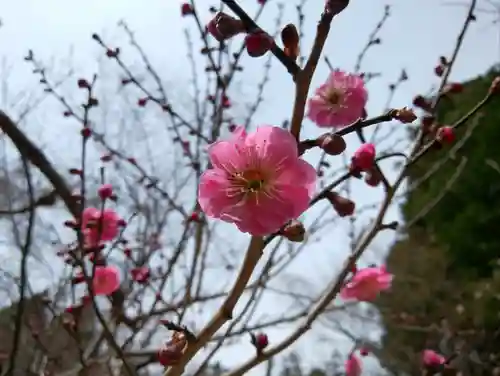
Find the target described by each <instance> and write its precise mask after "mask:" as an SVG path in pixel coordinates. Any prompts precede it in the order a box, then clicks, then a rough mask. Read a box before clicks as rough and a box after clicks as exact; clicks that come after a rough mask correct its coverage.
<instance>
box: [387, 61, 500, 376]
mask: <svg viewBox="0 0 500 376" xmlns="http://www.w3.org/2000/svg"><path fill="white" fill-rule="evenodd" d="M497 75H498V70H496V72H495V71H491V72H489V73H488V74H486V75H485V76H484V77H479V78H477V79H474V80H471V81H469V82H467V83H465V84H464V91H463V93H461V94H455V95H453V96H452V97H449V98H445V100H443V101H442V102H441V104H440V107H439V112H438V120H439V122H440V123H441V124H453V123H454V122H456V121H457V120H458V119H460V118H461V117H462V116H463V115H464V114H466V113H467V112H468V111H469V110H470V109H472V108H473V107H474V106H475V105H476V104H477V103H478V102H479V101H481V100H482V99H483V98H484V97H485V95H486V93H487V92H488V89H489V87H490V84H491V81H492V79H493V78H494V77H495V76H497ZM499 109H500V97H496V98H494V99H493V100H492V101H491V102H490V103H489V104H488V105H487V106H486V107H485V108H484V109H483V110H482V113H481V117H480V119H476V120H474V118H473V119H471V120H470V121H469V122H468V123H467V124H465V125H464V126H463V127H462V128H461V129H460V130H459V131H458V132H457V142H456V144H460V143H461V142H462V141H464V140H465V142H464V144H463V146H462V147H461V148H460V150H459V151H458V152H457V153H456V155H455V156H454V158H449V156H450V149H451V148H452V147H450V146H445V147H444V148H442V149H441V150H434V151H432V152H431V153H429V154H428V155H427V156H425V157H424V158H422V159H421V160H420V161H419V162H418V163H417V164H416V165H415V166H414V167H413V168H412V169H411V171H410V176H409V186H410V187H411V186H412V184H416V183H417V182H420V181H422V178H423V177H424V176H426V174H428V173H429V171H430V170H432V169H433V168H434V166H436V163H441V162H442V161H444V163H443V165H442V166H441V167H440V168H439V170H438V171H437V172H436V173H435V174H433V175H432V176H431V178H430V179H426V180H424V181H423V183H419V184H418V185H416V188H415V189H409V190H408V192H407V195H406V201H405V203H404V204H403V205H402V208H401V209H402V213H403V216H404V218H405V220H406V221H407V222H410V221H413V220H414V218H418V217H419V216H420V215H421V214H422V213H425V215H423V216H422V217H421V218H420V219H419V220H418V221H417V222H416V223H414V225H413V226H412V227H411V228H410V230H409V231H408V233H407V234H406V235H407V237H406V238H405V239H401V240H400V241H398V242H397V243H396V244H395V245H394V246H393V248H392V249H391V252H390V256H389V258H388V260H387V264H388V267H389V269H390V270H391V271H392V272H393V273H394V274H395V275H396V278H395V280H394V284H393V288H392V290H391V293H390V294H387V295H386V296H383V297H382V298H381V300H380V305H379V307H380V309H381V313H382V316H383V320H384V324H385V327H386V330H387V334H386V336H385V338H384V349H385V351H384V353H383V356H382V359H381V361H382V363H383V364H384V365H385V366H387V367H388V368H389V369H391V370H393V371H396V373H397V374H399V373H400V372H405V373H407V374H418V373H419V371H418V369H419V366H420V359H421V358H420V357H421V351H422V349H423V348H426V347H431V348H434V349H438V343H439V337H438V336H437V334H436V331H435V328H436V325H439V324H440V322H441V320H442V318H443V317H446V320H447V322H448V323H449V324H450V325H451V326H452V327H453V328H455V329H456V330H470V329H472V330H473V331H476V334H477V333H478V332H483V331H484V332H483V333H485V334H486V337H483V338H481V339H479V340H477V338H476V337H475V338H476V340H477V341H476V345H477V344H481V345H480V346H479V345H478V346H479V347H478V349H479V348H480V349H481V350H480V351H479V350H478V351H479V352H480V355H485V356H489V354H491V353H492V352H495V351H498V349H499V348H500V343H498V341H499V340H500V339H499V338H498V337H495V336H494V335H493V334H494V333H495V331H496V330H498V322H499V320H500V316H499V312H500V300H499V298H498V296H497V295H498V291H500V269H499V267H498V265H499V263H498V260H499V258H500V236H498V235H499V234H500V170H499V171H497V170H495V168H494V167H495V166H496V165H497V164H498V166H500V148H498V146H497V142H498V140H500V111H499ZM475 121H476V122H477V123H476V124H475ZM413 136H414V133H413V134H411V135H410V137H413ZM462 157H465V158H466V159H467V163H466V165H465V168H464V170H463V171H462V173H461V174H460V175H459V177H458V179H456V180H455V183H454V184H453V185H452V186H451V187H450V188H449V189H446V187H447V186H448V185H449V181H450V179H451V178H452V176H453V175H455V174H456V172H457V167H458V165H459V163H460V162H461V160H462ZM443 192H445V194H444V196H443V197H442V199H441V200H440V201H439V202H438V204H437V205H435V206H432V208H430V206H429V205H430V203H432V202H433V201H434V200H435V199H436V198H438V197H440V196H442V195H443ZM429 208H430V209H429ZM478 329H479V330H478ZM490 334H491V335H490ZM495 349H496V350H495ZM485 356H483V359H484V358H485Z"/></svg>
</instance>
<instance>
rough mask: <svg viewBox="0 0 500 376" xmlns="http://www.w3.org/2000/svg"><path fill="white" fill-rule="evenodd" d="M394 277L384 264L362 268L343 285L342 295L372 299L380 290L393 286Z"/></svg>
mask: <svg viewBox="0 0 500 376" xmlns="http://www.w3.org/2000/svg"><path fill="white" fill-rule="evenodd" d="M392 277H393V276H392V274H390V273H388V272H387V271H386V270H385V267H384V266H380V267H370V268H364V269H361V270H359V271H357V272H356V273H355V274H354V276H353V277H352V279H351V280H350V281H349V282H348V283H347V284H346V285H345V286H344V287H343V289H342V291H341V292H340V296H341V297H342V298H343V299H357V300H359V301H365V302H368V301H372V300H374V299H375V298H376V297H377V296H378V294H379V292H381V291H384V290H387V289H389V288H390V287H391V283H392Z"/></svg>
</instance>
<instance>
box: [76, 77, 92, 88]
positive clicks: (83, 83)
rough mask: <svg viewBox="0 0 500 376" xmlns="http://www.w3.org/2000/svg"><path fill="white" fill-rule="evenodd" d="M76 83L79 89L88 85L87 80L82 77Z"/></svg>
mask: <svg viewBox="0 0 500 376" xmlns="http://www.w3.org/2000/svg"><path fill="white" fill-rule="evenodd" d="M77 84H78V87H79V88H80V89H88V88H89V87H90V85H89V82H88V81H87V80H86V79H84V78H80V79H79V80H78V82H77Z"/></svg>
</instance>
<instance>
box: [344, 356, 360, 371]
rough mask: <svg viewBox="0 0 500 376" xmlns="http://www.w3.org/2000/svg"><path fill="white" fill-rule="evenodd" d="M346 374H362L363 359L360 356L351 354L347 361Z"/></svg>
mask: <svg viewBox="0 0 500 376" xmlns="http://www.w3.org/2000/svg"><path fill="white" fill-rule="evenodd" d="M345 374H346V376H359V375H361V361H360V360H359V358H358V357H357V356H356V355H354V354H351V355H349V358H347V360H346V362H345Z"/></svg>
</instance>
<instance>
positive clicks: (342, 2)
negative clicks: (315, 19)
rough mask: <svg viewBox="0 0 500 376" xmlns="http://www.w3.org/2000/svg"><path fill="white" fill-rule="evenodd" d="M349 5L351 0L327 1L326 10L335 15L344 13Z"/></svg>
mask: <svg viewBox="0 0 500 376" xmlns="http://www.w3.org/2000/svg"><path fill="white" fill-rule="evenodd" d="M348 5H349V0H327V1H326V4H325V10H326V11H327V12H328V13H333V14H334V15H336V14H339V13H340V12H342V11H343V10H344V9H345V8H346V7H347V6H348Z"/></svg>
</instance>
